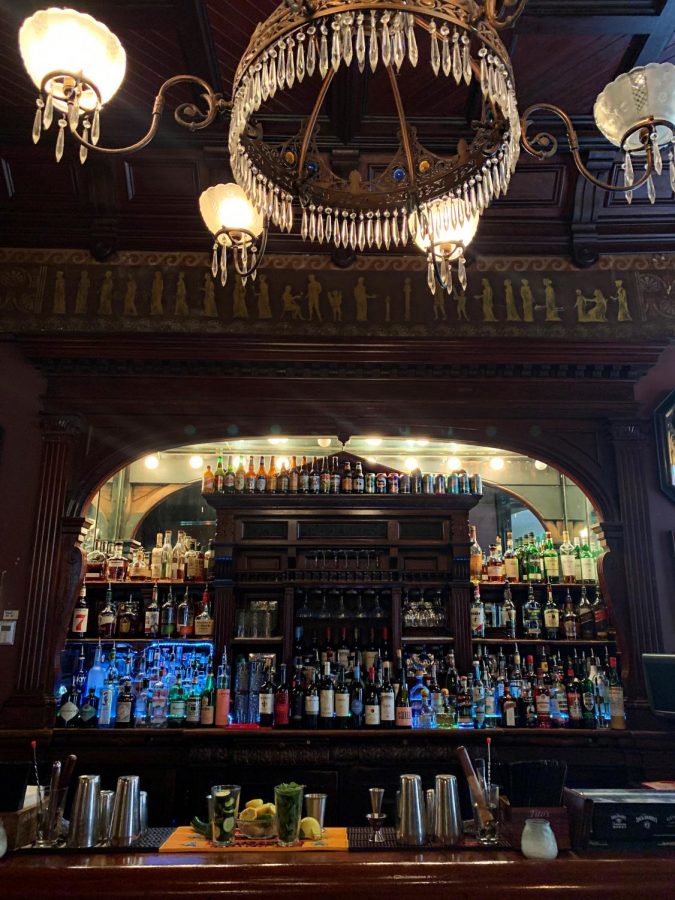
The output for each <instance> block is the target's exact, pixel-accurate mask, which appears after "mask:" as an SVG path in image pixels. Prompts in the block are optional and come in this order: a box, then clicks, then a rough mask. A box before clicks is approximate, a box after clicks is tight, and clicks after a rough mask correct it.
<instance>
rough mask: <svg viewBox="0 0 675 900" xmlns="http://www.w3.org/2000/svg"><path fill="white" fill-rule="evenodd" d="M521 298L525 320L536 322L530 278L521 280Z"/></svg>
mask: <svg viewBox="0 0 675 900" xmlns="http://www.w3.org/2000/svg"><path fill="white" fill-rule="evenodd" d="M520 299H521V300H522V301H523V322H534V294H533V293H532V288H531V287H530V281H529V279H528V278H522V279H521V281H520Z"/></svg>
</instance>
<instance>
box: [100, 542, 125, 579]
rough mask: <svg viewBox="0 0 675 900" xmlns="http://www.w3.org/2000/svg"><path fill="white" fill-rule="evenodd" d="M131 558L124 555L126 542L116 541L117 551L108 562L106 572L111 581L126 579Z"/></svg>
mask: <svg viewBox="0 0 675 900" xmlns="http://www.w3.org/2000/svg"><path fill="white" fill-rule="evenodd" d="M128 569H129V560H128V559H127V558H126V556H125V555H124V544H123V543H122V541H115V552H114V553H113V555H112V556H111V557H110V558H109V559H108V561H107V563H106V572H107V573H108V580H109V581H126V579H127V571H128Z"/></svg>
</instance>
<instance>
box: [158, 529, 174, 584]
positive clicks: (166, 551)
mask: <svg viewBox="0 0 675 900" xmlns="http://www.w3.org/2000/svg"><path fill="white" fill-rule="evenodd" d="M171 537H172V533H171V531H165V532H164V543H163V544H162V556H161V571H160V579H161V580H162V581H171V563H172V559H173V548H172V547H171Z"/></svg>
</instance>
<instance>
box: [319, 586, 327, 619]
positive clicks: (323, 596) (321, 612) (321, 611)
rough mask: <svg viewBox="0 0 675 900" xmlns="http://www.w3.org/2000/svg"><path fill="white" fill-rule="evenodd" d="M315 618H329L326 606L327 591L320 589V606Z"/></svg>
mask: <svg viewBox="0 0 675 900" xmlns="http://www.w3.org/2000/svg"><path fill="white" fill-rule="evenodd" d="M316 616H317V619H330V609H329V607H328V591H321V606H320V607H319V611H318V612H317V614H316Z"/></svg>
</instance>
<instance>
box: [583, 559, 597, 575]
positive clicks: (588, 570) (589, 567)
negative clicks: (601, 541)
mask: <svg viewBox="0 0 675 900" xmlns="http://www.w3.org/2000/svg"><path fill="white" fill-rule="evenodd" d="M581 578H582V581H595V560H594V559H593V557H588V556H582V557H581Z"/></svg>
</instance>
